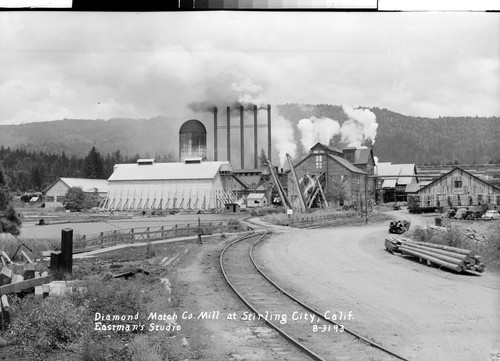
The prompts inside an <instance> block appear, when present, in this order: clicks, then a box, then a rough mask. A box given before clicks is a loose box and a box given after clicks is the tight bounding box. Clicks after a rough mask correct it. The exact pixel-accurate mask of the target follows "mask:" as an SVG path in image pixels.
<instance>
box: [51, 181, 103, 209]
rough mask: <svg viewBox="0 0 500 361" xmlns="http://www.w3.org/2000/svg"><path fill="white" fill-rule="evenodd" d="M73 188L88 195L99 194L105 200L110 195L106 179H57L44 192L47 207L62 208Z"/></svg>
mask: <svg viewBox="0 0 500 361" xmlns="http://www.w3.org/2000/svg"><path fill="white" fill-rule="evenodd" d="M73 187H78V188H82V190H83V192H84V193H88V194H92V193H96V192H97V194H98V195H99V196H100V197H101V198H103V199H104V198H105V197H106V195H107V194H108V181H107V180H106V179H87V178H65V177H62V178H57V179H56V180H55V181H54V182H52V183H51V184H49V185H48V186H47V187H45V189H44V190H43V191H42V194H43V201H44V202H45V207H62V206H63V203H64V198H65V196H66V193H67V192H68V190H69V189H70V188H73Z"/></svg>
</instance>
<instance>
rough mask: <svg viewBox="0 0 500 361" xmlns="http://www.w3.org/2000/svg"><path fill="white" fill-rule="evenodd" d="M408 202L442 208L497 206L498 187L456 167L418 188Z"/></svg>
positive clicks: (499, 197)
mask: <svg viewBox="0 0 500 361" xmlns="http://www.w3.org/2000/svg"><path fill="white" fill-rule="evenodd" d="M410 198H411V199H410ZM408 202H409V203H412V204H415V205H419V206H421V207H436V208H443V209H446V208H451V207H477V206H481V205H488V206H489V208H498V207H500V188H498V187H495V186H493V185H491V184H489V183H487V182H486V181H484V180H482V179H481V178H478V177H476V176H475V175H473V174H472V173H470V172H467V171H465V170H463V169H462V168H460V167H456V168H454V169H452V170H451V171H450V172H448V173H446V174H444V175H442V176H441V177H439V178H437V179H435V180H434V181H432V182H430V183H429V184H428V185H426V186H424V187H422V188H421V189H419V190H418V191H417V194H416V195H412V196H409V199H408Z"/></svg>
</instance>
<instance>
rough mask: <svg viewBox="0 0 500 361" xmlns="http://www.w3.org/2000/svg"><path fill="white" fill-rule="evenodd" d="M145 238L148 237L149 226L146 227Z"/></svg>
mask: <svg viewBox="0 0 500 361" xmlns="http://www.w3.org/2000/svg"><path fill="white" fill-rule="evenodd" d="M146 239H149V227H148V228H146Z"/></svg>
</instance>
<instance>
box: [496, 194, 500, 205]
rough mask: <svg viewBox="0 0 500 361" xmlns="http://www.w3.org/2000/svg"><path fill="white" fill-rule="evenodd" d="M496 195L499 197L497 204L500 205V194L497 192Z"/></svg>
mask: <svg viewBox="0 0 500 361" xmlns="http://www.w3.org/2000/svg"><path fill="white" fill-rule="evenodd" d="M496 197H497V206H500V194H497V195H496Z"/></svg>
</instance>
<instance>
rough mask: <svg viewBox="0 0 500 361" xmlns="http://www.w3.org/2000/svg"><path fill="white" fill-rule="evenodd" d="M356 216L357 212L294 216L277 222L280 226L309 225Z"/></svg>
mask: <svg viewBox="0 0 500 361" xmlns="http://www.w3.org/2000/svg"><path fill="white" fill-rule="evenodd" d="M354 216H356V212H355V211H347V212H346V211H344V212H334V213H329V214H318V215H314V214H307V213H306V214H294V215H292V216H289V217H288V216H287V217H286V218H285V216H283V217H282V219H279V220H278V221H277V224H280V225H304V224H308V223H316V222H321V221H331V220H334V219H338V218H348V217H354Z"/></svg>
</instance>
